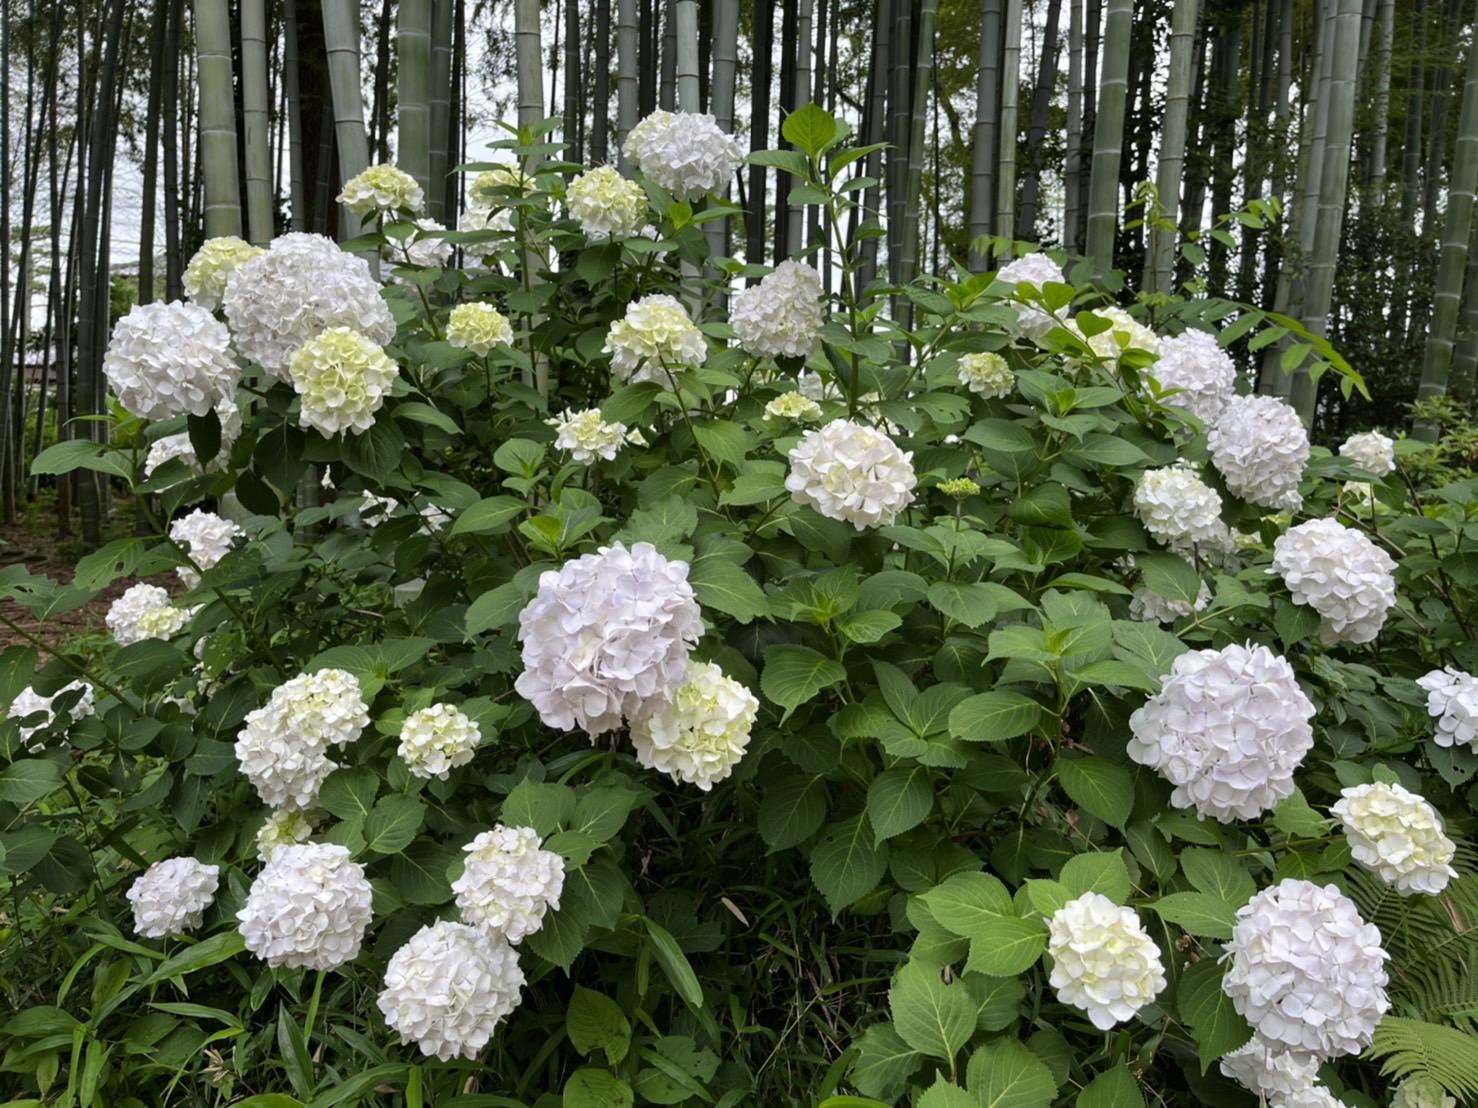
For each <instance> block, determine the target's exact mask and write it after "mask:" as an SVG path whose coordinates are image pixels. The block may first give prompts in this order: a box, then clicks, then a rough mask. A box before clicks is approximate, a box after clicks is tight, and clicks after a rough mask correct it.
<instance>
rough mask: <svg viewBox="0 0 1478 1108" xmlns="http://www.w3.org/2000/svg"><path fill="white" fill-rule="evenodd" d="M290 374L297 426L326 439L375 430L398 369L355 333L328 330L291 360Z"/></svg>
mask: <svg viewBox="0 0 1478 1108" xmlns="http://www.w3.org/2000/svg"><path fill="white" fill-rule="evenodd" d="M290 372H291V374H292V383H293V388H294V389H296V390H297V393H298V395H299V396H300V397H302V411H301V415H300V416H299V422H300V423H301V425H302V426H304V427H311V428H313V429H314V430H316V431H319V432H321V433H322V434H324V435H325V436H330V437H331V436H333V435H337V434H338V433H339V432H341V431H352V432H354V433H355V434H363V433H364V432H365V431H368V430H369V429H370V428H371V427H373V426H374V423H375V413H376V412H378V411H379V410H380V406H381V405H382V404H384V402H385V397H386V396H387V395H389V392H390V387H391V385H392V384H394V382H395V378H396V377H398V376H399V375H400V367H399V366H397V365H396V364H395V363H394V362H393V361H391V360H390V357H389V355H387V354H386V353H385V351H384V350H383V349H381V347H380V345H379V344H378V343H376V342H374V341H373V340H371V339H368V338H366V337H365V336H364V335H362V334H360V333H359V332H358V331H355V330H353V329H352V328H349V327H330V328H329V329H328V330H327V331H325V332H323V334H321V335H319V336H318V337H317V338H316V339H313V340H311V341H309V342H306V343H304V344H303V346H302V347H301V348H300V349H299V350H298V352H297V353H296V354H294V355H293V360H292V365H291V367H290Z"/></svg>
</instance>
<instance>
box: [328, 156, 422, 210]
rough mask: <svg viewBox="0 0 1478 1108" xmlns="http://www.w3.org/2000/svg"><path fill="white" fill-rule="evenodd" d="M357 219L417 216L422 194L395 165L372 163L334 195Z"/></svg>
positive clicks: (407, 175)
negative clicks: (383, 216)
mask: <svg viewBox="0 0 1478 1108" xmlns="http://www.w3.org/2000/svg"><path fill="white" fill-rule="evenodd" d="M335 199H337V200H338V202H339V203H340V204H342V205H344V207H346V208H348V209H349V210H350V211H351V212H353V213H354V214H355V215H357V216H359V218H360V219H366V218H370V217H373V216H380V215H419V214H420V213H421V212H422V211H424V210H425V207H426V193H425V192H424V191H423V190H422V188H421V186H420V185H419V184H417V183H416V179H415V178H414V177H412V176H411V175H410V174H409V173H407V172H406V171H405V170H403V169H401V168H400V167H399V166H393V165H372V166H370V167H369V168H368V169H366V170H363V171H362V172H360V173H359V174H358V175H356V176H354V177H351V178H350V179H349V180H348V181H347V182H346V183H345V185H344V191H342V192H341V193H339V195H338V196H337V197H336V198H335Z"/></svg>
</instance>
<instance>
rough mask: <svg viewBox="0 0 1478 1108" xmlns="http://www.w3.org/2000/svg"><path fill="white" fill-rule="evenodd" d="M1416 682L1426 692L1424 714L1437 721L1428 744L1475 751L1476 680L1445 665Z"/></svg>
mask: <svg viewBox="0 0 1478 1108" xmlns="http://www.w3.org/2000/svg"><path fill="white" fill-rule="evenodd" d="M1416 683H1417V684H1418V685H1420V686H1421V687H1422V688H1424V689H1426V690H1427V715H1429V716H1433V717H1434V718H1436V720H1437V733H1436V734H1435V735H1433V736H1432V741H1433V742H1434V743H1436V744H1437V745H1438V746H1452V745H1453V744H1454V743H1462V744H1464V745H1466V746H1471V747H1474V748H1478V677H1474V676H1473V675H1472V674H1471V673H1463V672H1462V671H1461V670H1457V669H1454V668H1453V667H1452V666H1448V667H1447V668H1446V669H1434V670H1433V671H1432V672H1431V673H1429V674H1427V675H1426V676H1424V677H1418V678H1417V680H1416Z"/></svg>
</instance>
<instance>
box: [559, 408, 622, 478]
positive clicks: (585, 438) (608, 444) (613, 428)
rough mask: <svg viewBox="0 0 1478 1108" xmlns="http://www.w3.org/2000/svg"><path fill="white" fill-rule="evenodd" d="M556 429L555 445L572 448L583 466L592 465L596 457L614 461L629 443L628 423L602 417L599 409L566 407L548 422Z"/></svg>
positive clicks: (572, 453)
mask: <svg viewBox="0 0 1478 1108" xmlns="http://www.w3.org/2000/svg"><path fill="white" fill-rule="evenodd" d="M544 422H545V423H547V424H548V425H549V426H550V427H553V428H554V430H555V436H554V447H555V449H556V450H568V451H569V452H570V457H571V458H572V459H574V460H575V461H577V462H580V463H581V464H583V465H590V463H592V462H593V461H595V459H596V458H604V459H605V460H606V461H608V462H609V461H611V460H613V459H614V458H615V457H616V452H617V451H618V450H620V449H621V447H623V446H625V445H626V443H627V441H628V440H627V437H626V424H624V423H607V422H606V421H605V420H603V419H601V417H600V409H599V408H589V409H586V410H585V411H583V412H576V411H572V410H571V409H569V408H566V409H565V410H564V411H563V412H561V413H560V414H559V415H558V416H556V417H555V418H554V419H546V420H545V421H544Z"/></svg>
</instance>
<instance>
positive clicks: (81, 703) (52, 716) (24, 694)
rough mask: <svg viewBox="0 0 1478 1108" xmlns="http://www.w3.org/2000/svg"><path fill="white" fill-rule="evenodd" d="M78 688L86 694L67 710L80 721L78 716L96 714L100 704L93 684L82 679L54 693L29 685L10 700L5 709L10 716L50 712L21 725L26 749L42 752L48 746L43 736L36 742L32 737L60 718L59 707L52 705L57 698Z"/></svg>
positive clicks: (14, 717)
mask: <svg viewBox="0 0 1478 1108" xmlns="http://www.w3.org/2000/svg"><path fill="white" fill-rule="evenodd" d="M78 690H81V692H82V695H81V696H80V697H79V698H78V700H77V703H76V704H73V705H72V707H71V708H69V709H68V710H67V715H68V716H69V717H70V722H71V723H76V722H77V721H78V720H82V719H86V718H87V717H88V716H90V715H94V714H96V712H97V706H96V705H95V704H94V703H93V692H92V686H91V685H89V684H86V683H85V682H82V681H69V682H67V683H66V684H65V685H63V686H62V687H61V688H59V689H57V691H56V692H54V693H52V694H51V695H50V696H42V695H41V694H40V693H38V692H37V691H36V689H35V688H34V687H33V686H31V685H27V686H26V687H25V688H23V689H22V690H21V691H20V692H18V693H16V696H15V699H14V700H12V701H11V702H10V707H9V708H8V709H7V710H6V712H5V715H6V716H7V717H8V718H10V719H25V718H26V717H27V716H32V715H35V714H37V713H38V712H44V713H46V719H45V720H44V721H43V722H41V723H37V724H33V725H32V726H30V727H26V726H22V727H21V728H20V733H21V742H23V743H26V744H27V746H26V749H27V750H28V751H29V752H30V753H32V754H39V753H40V752H41V751H42V750H44V749H45V748H46V744H45V743H44V742H41V741H39V740H38V741H37V742H34V743H33V742H31V737H32V736H33V735H35V734H37V733H38V732H41V731H45V730H47V729H48V728H49V727H51V725H52V724H54V723H55V722H56V709H55V708H54V707H52V705H53V704H54V703H55V702H56V699H57V698H58V697H60V696H63V695H65V694H67V693H73V692H77V691H78Z"/></svg>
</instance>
